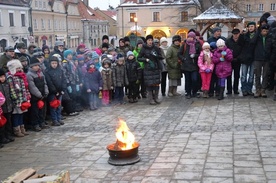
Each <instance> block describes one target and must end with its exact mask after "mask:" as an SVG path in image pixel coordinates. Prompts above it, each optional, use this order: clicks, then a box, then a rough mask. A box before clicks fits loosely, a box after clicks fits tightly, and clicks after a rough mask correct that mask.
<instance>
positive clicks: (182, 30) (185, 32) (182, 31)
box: [176, 28, 189, 40]
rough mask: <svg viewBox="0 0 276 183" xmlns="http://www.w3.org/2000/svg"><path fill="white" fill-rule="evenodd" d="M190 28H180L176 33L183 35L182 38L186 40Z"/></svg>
mask: <svg viewBox="0 0 276 183" xmlns="http://www.w3.org/2000/svg"><path fill="white" fill-rule="evenodd" d="M188 31H189V30H188V29H184V28H183V29H179V30H178V31H177V32H176V35H179V36H180V37H181V40H185V39H186V38H187V34H188Z"/></svg>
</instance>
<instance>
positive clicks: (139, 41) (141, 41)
mask: <svg viewBox="0 0 276 183" xmlns="http://www.w3.org/2000/svg"><path fill="white" fill-rule="evenodd" d="M138 44H144V41H143V40H142V39H139V40H138V41H137V43H136V46H138Z"/></svg>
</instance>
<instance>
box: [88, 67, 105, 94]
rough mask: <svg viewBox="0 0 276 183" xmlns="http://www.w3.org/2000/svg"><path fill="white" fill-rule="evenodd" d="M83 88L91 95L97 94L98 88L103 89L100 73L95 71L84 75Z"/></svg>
mask: <svg viewBox="0 0 276 183" xmlns="http://www.w3.org/2000/svg"><path fill="white" fill-rule="evenodd" d="M84 86H85V88H86V89H90V90H91V92H92V93H99V88H100V87H103V80H102V76H101V73H100V72H99V71H98V70H97V69H96V70H95V71H94V72H92V73H90V72H86V73H85V75H84Z"/></svg>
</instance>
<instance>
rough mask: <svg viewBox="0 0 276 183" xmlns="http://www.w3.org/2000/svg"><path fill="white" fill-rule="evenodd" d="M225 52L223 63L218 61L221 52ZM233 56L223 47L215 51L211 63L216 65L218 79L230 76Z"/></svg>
mask: <svg viewBox="0 0 276 183" xmlns="http://www.w3.org/2000/svg"><path fill="white" fill-rule="evenodd" d="M222 51H226V55H225V56H224V61H223V62H222V61H220V58H221V57H222V55H221V52H222ZM232 60H233V54H232V51H231V50H230V49H229V48H227V47H226V46H224V48H223V50H219V49H216V50H215V52H214V54H213V62H214V63H215V65H216V75H217V76H218V78H226V77H228V76H230V75H231V74H232V64H231V62H232Z"/></svg>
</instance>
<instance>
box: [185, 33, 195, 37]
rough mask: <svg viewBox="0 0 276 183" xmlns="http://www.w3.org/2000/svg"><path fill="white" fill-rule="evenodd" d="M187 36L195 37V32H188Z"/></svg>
mask: <svg viewBox="0 0 276 183" xmlns="http://www.w3.org/2000/svg"><path fill="white" fill-rule="evenodd" d="M187 37H191V38H195V37H196V34H195V33H194V32H189V33H188V36H187Z"/></svg>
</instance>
